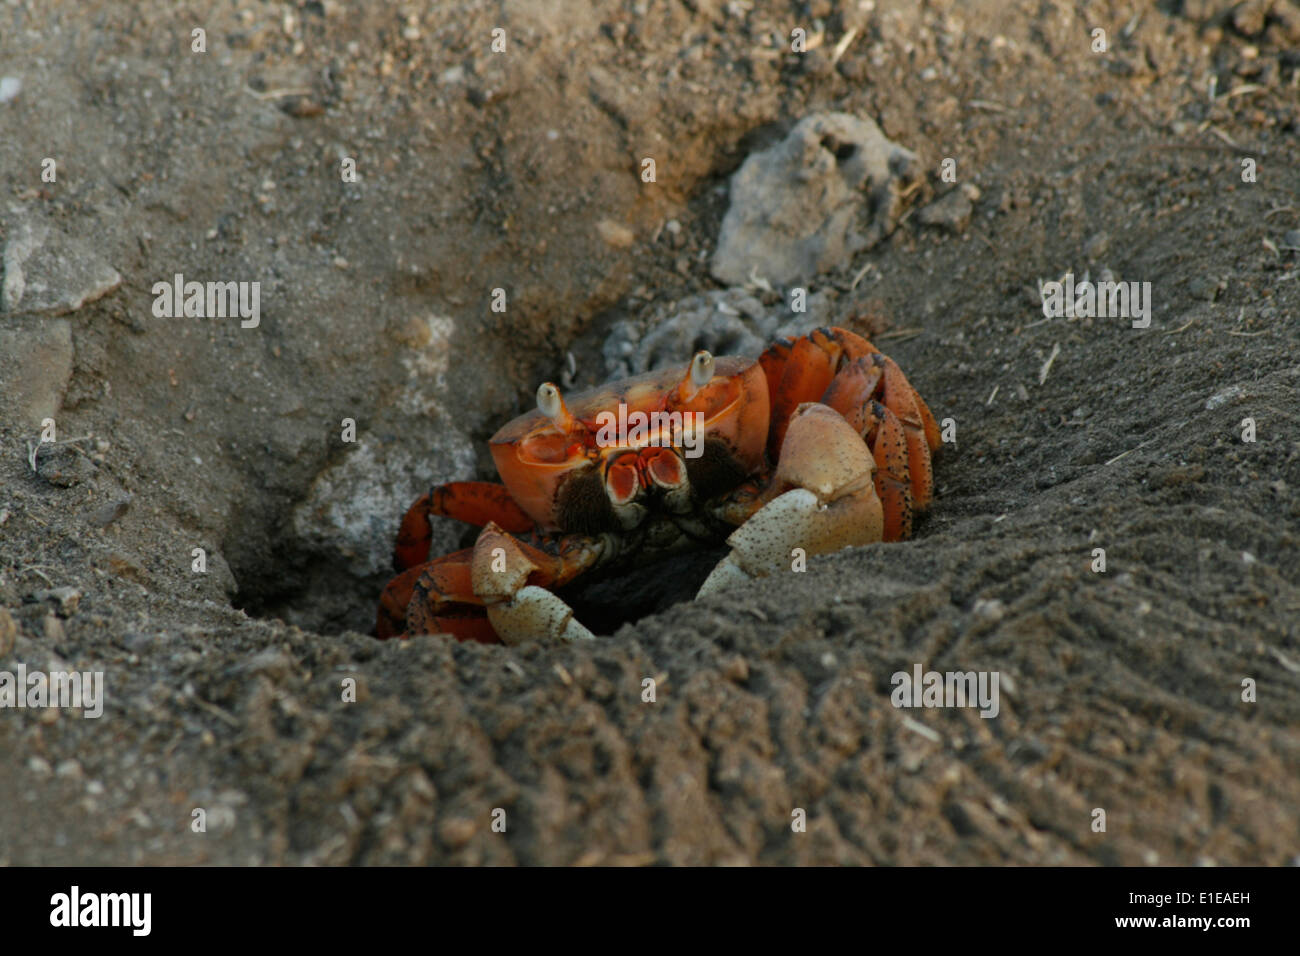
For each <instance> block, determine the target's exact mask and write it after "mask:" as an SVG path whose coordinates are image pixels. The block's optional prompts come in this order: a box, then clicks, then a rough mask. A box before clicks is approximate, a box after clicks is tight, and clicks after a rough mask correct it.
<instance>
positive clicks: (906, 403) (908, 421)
mask: <svg viewBox="0 0 1300 956" xmlns="http://www.w3.org/2000/svg"><path fill="white" fill-rule="evenodd" d="M879 361H880V363H881V365H882V366H883V368H884V372H885V376H884V379H885V380H884V395H883V402H884V405H885V407H886V408H888V409H889V410H890V411H891V412H893V413H894V415H896V416H897V417H898V420H899V421H900V422H901V423H902V427H903V430H904V433H905V435H906V439H907V463H908V471H909V472H910V474H911V478H912V496H913V498H914V499H915V501H916V506H917V507H918V508H926V507H928V506H929V504H930V498H931V495H932V493H933V490H934V489H933V484H932V482H933V479H932V478H931V471H930V446H929V444H928V442H927V440H926V439H927V436H926V433H925V419H924V418H923V417H922V414H921V409H920V408H919V401H918V399H919V396H918V395H917V394H916V391H915V390H914V389H913V388H912V386H911V385H909V384H908V383H907V379H906V378H904V377H903V371H902V369H900V368H899V367H898V364H897V363H896V362H895V361H894V360H893V359H891V358H886V357H885V356H881V357H880V359H879ZM926 411H927V412H928V411H929V409H926ZM930 421H931V423H933V421H934V418H933V416H931V417H930ZM936 433H937V428H936Z"/></svg>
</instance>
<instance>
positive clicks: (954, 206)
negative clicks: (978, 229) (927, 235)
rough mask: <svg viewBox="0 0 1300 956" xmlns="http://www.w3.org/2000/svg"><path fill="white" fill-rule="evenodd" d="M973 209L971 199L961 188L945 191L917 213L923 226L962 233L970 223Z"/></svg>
mask: <svg viewBox="0 0 1300 956" xmlns="http://www.w3.org/2000/svg"><path fill="white" fill-rule="evenodd" d="M972 211H973V207H972V206H971V202H970V199H969V198H967V196H966V193H965V192H963V191H962V190H960V189H953V190H950V191H948V192H947V193H944V195H942V196H941V197H939V198H938V199H936V200H935V201H934V202H932V203H930V205H928V206H926V207H925V208H924V209H922V210H921V211H920V213H918V214H917V220H918V221H919V222H920V223H921V225H923V226H937V227H939V228H940V229H947V230H949V231H950V232H954V233H957V234H961V233H963V232H965V231H966V227H967V226H969V225H970V217H971V213H972Z"/></svg>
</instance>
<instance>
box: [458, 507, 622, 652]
mask: <svg viewBox="0 0 1300 956" xmlns="http://www.w3.org/2000/svg"><path fill="white" fill-rule="evenodd" d="M582 537H583V536H580V535H569V536H568V538H567V540H566V541H565V542H564V543H565V544H567V545H569V546H570V547H569V549H568V551H569V554H568V556H567V557H568V560H566V556H561V557H553V556H551V555H549V554H546V553H545V552H544V551H540V550H538V549H537V548H534V547H532V546H531V545H528V544H525V543H524V542H523V541H520V540H519V539H518V538H515V537H514V536H512V535H509V534H506V533H505V532H504V531H502V530H501V529H500V528H498V527H497V526H496V525H488V526H487V527H486V528H484V529H483V533H482V534H481V535H479V538H478V541H477V542H476V543H475V544H474V558H473V566H472V570H471V576H472V578H473V583H474V593H475V595H477V596H478V598H479V599H480V600H481V601H482V602H483V603H484V605H485V606H486V607H487V614H488V619H489V620H490V621H491V622H492V627H493V629H494V630H495V631H496V633H497V635H498V636H499V637H500V638H501V640H502V642H504V643H506V644H522V643H524V642H526V641H532V640H537V639H538V638H543V637H550V638H557V639H560V640H565V641H573V640H587V639H593V638H594V637H595V635H594V634H592V633H591V631H589V630H587V628H585V627H583V625H582V624H580V623H579V622H578V621H577V620H575V619H574V617H573V609H572V608H570V607H569V605H567V604H565V603H564V601H563V599H561V598H560V597H558V596H557V595H555V594H553V593H551V592H550V591H548V590H546V588H548V587H557V586H559V585H562V584H565V583H567V582H568V581H571V580H573V578H575V577H577V575H578V574H580V573H581V572H582V571H584V570H586V569H587V568H588V567H590V566H591V565H592V564H594V563H595V561H596V559H597V557H598V552H597V551H596V550H595V549H587V550H583V549H576V554H575V549H574V548H573V547H572V545H573V544H574V543H575V541H576V539H580V538H582ZM575 556H576V557H577V560H576V561H575V560H573V558H574V557H575Z"/></svg>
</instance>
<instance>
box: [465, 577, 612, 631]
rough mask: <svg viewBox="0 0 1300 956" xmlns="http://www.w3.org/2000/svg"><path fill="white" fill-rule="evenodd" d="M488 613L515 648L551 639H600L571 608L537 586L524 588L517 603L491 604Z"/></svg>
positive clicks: (521, 589)
mask: <svg viewBox="0 0 1300 956" xmlns="http://www.w3.org/2000/svg"><path fill="white" fill-rule="evenodd" d="M487 612H488V620H490V621H491V622H492V627H493V629H494V630H495V631H496V632H497V634H498V636H500V638H501V640H503V641H504V642H505V643H507V644H510V645H512V646H513V645H515V644H524V643H527V642H528V641H536V640H541V639H542V638H548V637H549V638H553V639H557V640H561V641H587V640H595V639H596V635H595V634H592V633H591V631H589V630H587V628H585V627H583V625H582V624H580V623H579V622H578V621H577V620H576V619H575V618H574V616H573V609H572V608H571V607H569V605H567V604H565V603H564V601H563V600H562V599H561V598H559V597H557V596H556V595H554V594H552V593H551V592H550V591H548V590H546V588H539V587H537V586H536V585H534V584H530V585H527V586H526V587H522V588H520V589H519V590H518V592H516V594H515V596H514V598H513V600H510V601H502V602H500V603H497V604H489V605H488V609H487Z"/></svg>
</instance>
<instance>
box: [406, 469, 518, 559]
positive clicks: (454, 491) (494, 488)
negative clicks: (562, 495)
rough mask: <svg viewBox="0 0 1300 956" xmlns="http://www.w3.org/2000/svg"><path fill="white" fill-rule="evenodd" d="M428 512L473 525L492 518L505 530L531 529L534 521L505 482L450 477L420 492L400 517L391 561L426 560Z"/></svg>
mask: <svg viewBox="0 0 1300 956" xmlns="http://www.w3.org/2000/svg"><path fill="white" fill-rule="evenodd" d="M430 515H439V516H441V517H444V518H455V519H456V520H457V521H464V522H465V523H466V524H472V525H475V526H476V527H480V528H481V527H483V526H484V525H486V524H488V523H490V522H495V523H496V524H497V525H499V526H500V527H502V528H504V529H505V530H507V531H513V532H516V533H522V532H525V531H531V530H532V529H533V521H532V519H531V518H529V517H528V515H526V514H524V511H523V509H522V508H520V507H519V505H517V504H516V503H515V500H514V499H513V498H511V497H510V492H508V491H506V486H505V485H499V484H496V483H494V482H490V481H453V482H450V483H449V484H445V485H438V486H437V487H435V488H432V489H430V491H429V493H428V494H424V495H421V496H420V497H419V498H417V499H416V500H415V504H413V505H411V507H410V508H409V509H408V510H407V512H406V516H405V517H404V518H402V526H401V528H400V529H399V530H398V532H397V546H396V548H395V549H394V551H393V564H394V566H395V567H396V568H397V569H398V570H399V571H403V570H406V569H407V568H413V567H415V566H416V565H417V564H423V563H424V562H425V561H428V560H429V544H430V541H431V540H432V538H433V529H432V527H431V526H430V523H429V516H430Z"/></svg>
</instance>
